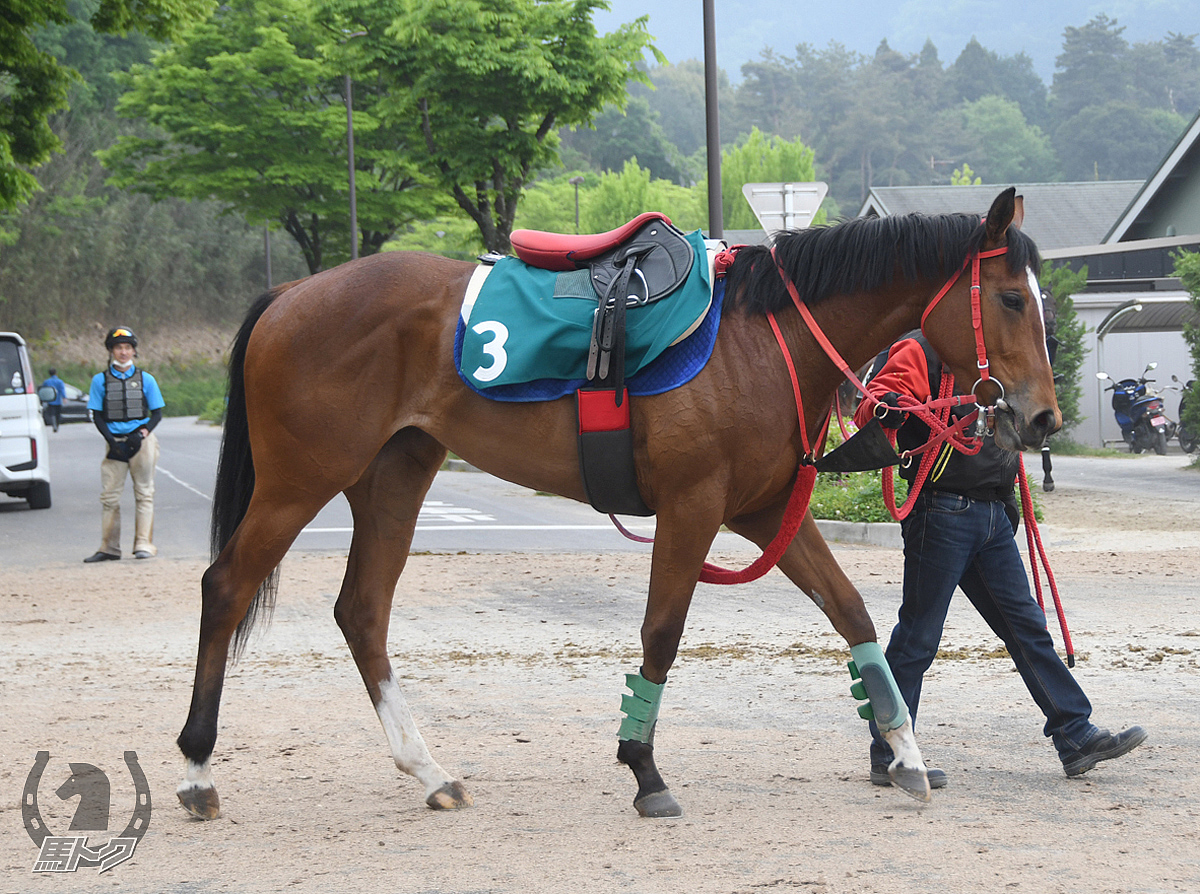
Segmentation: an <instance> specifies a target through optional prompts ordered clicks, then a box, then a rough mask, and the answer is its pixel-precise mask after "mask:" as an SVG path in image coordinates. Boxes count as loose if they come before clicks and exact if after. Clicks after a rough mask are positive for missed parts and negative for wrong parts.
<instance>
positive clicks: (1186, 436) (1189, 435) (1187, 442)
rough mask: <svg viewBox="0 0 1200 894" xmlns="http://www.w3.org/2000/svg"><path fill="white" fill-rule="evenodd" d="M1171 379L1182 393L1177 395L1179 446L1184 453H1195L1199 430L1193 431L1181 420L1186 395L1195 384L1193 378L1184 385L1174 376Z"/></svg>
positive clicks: (1199, 437)
mask: <svg viewBox="0 0 1200 894" xmlns="http://www.w3.org/2000/svg"><path fill="white" fill-rule="evenodd" d="M1171 381H1173V382H1175V383H1176V384H1177V385H1179V387H1180V389H1181V390H1182V392H1183V393H1182V394H1181V395H1180V396H1179V428H1178V431H1177V434H1178V435H1179V446H1180V447H1182V448H1183V452H1184V453H1195V452H1196V449H1197V448H1198V447H1200V432H1194V431H1192V430H1191V429H1190V428H1188V427H1187V426H1186V425H1184V422H1183V408H1184V407H1186V406H1187V399H1188V395H1189V394H1190V393H1191V391H1192V385H1194V384H1195V381H1196V380H1195V379H1192V380H1190V381H1189V382H1188V383H1187V384H1186V385H1185V384H1183V383H1182V382H1180V381H1179V379H1177V378H1176V377H1175V376H1171Z"/></svg>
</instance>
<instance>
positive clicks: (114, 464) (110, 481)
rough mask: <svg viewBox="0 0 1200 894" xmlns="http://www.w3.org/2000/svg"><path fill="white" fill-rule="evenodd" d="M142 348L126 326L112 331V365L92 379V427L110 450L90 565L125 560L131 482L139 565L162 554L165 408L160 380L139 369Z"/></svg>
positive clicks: (109, 345) (106, 342) (109, 344)
mask: <svg viewBox="0 0 1200 894" xmlns="http://www.w3.org/2000/svg"><path fill="white" fill-rule="evenodd" d="M137 344H138V340H137V336H136V335H134V334H133V330H132V329H129V328H128V327H126V326H117V327H116V328H114V329H110V330H109V331H108V334H107V335H106V336H105V337H104V347H106V348H107V349H108V357H109V364H108V367H107V369H105V370H104V372H101V373H96V375H95V376H94V377H93V378H92V387H91V391H90V392H89V394H88V409H89V410H91V411H92V422H93V423H94V424H95V426H96V429H97V430H98V431H99V432H100V434H102V435H103V436H104V441H105V443H106V444H107V445H108V450H107V452H106V453H105V455H104V459H102V460H101V461H100V507H101V511H100V549H98V550H97V551H96V552H95V553H94V554H92V555H90V556H88V557H87V558H86V559H84V560H83V561H85V562H108V561H114V560H116V559H120V558H121V492H122V491H123V490H124V489H125V478H126V476H128V477H130V478H132V479H133V499H134V521H133V554H134V556H135V557H136V558H139V559H149V558H152V557H154V556H155V555H157V554H158V548H157V547H156V546H155V545H154V470H155V467H156V466H157V465H158V439H157V438H156V437H155V436H154V428H155V426H157V425H158V423H159V422H160V421H161V420H162V411H163V407H164V406H165V402H164V401H163V397H162V392H161V391H160V390H159V388H158V382H156V381H155V380H154V376H152V375H150V373H148V372H145V371H144V370H142V369H139V368H138V367H137V366H135V365H134V362H133V361H134V358H135V357H137Z"/></svg>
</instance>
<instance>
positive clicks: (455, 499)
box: [0, 417, 1200, 565]
mask: <svg viewBox="0 0 1200 894" xmlns="http://www.w3.org/2000/svg"><path fill="white" fill-rule="evenodd" d="M157 434H158V436H159V439H160V441H161V442H162V456H161V458H160V460H159V474H158V478H157V494H156V498H155V505H156V517H155V522H156V523H155V528H156V530H155V542H156V543H157V544H158V546H159V550H160V553H161V554H162V555H164V556H172V557H176V558H183V557H203V556H206V555H207V553H208V546H207V543H208V514H209V508H210V506H211V493H212V483H213V479H214V476H215V474H216V459H217V450H218V448H219V446H220V438H221V433H220V430H219V429H217V428H215V427H213V426H210V425H204V424H198V423H197V422H196V421H195V419H193V418H189V417H184V418H168V419H165V420H164V421H163V423H162V425H160V426H159V428H158V430H157ZM50 444H51V448H50V452H51V470H52V476H53V481H52V488H53V491H52V492H53V506H52V507H51V508H50V509H48V510H43V511H37V512H33V511H30V510H28V509H27V507H26V504H25V502H24V501H23V500H13V499H6V498H0V563H3V564H5V565H8V564H10V563H11V564H15V565H38V564H43V563H45V562H47V561H53V560H54V559H55V558H56V557H57V558H58V559H61V560H62V561H69V562H74V561H78V560H81V559H82V558H83V557H84V556H87V555H90V554H91V553H92V552H93V551H94V550H95V549H96V547H97V546H98V545H99V523H100V519H99V516H100V512H99V489H100V484H99V459H100V446H101V442H100V437H99V435H98V434H97V433H96V431H95V430H94V429H93V428H92V427H91V426H89V425H86V424H77V425H66V426H63V427H62V428H61V429H59V431H58V432H57V433H52V434H51V435H50ZM1026 467H1027V468H1028V470H1029V471H1030V473H1031V474H1033V475H1034V476H1035V478H1037V477H1039V476H1040V463H1039V462H1038V460H1037V457H1036V456H1032V455H1031V456H1029V457H1027V459H1026ZM1054 477H1055V481H1056V482H1057V483H1058V486H1059V488H1060V489H1061V490H1063V491H1067V490H1069V489H1071V488H1080V489H1086V490H1098V491H1104V492H1110V493H1113V494H1116V495H1120V496H1122V497H1124V498H1135V497H1142V498H1146V497H1151V498H1161V499H1171V500H1194V501H1196V502H1200V474H1197V473H1196V472H1195V471H1191V470H1189V469H1188V458H1187V457H1185V456H1182V455H1180V454H1168V455H1167V456H1165V457H1159V456H1155V455H1153V454H1151V455H1142V456H1117V457H1111V458H1109V457H1106V458H1096V457H1073V456H1056V457H1055V458H1054ZM122 506H123V516H124V518H125V520H126V524H127V525H131V524H132V519H133V496H132V490H131V488H128V487H127V488H126V491H125V497H124V502H123V504H122ZM625 522H626V523H627V525H628V526H629V527H631V528H632V529H633V530H634V531H635V532H636V533H639V534H642V535H645V536H651V535H652V534H653V520H652V519H626V520H625ZM350 526H351V519H350V509H349V506H348V505H347V504H346V501H345V499H344V498H342V497H338V498H337V499H335V500H334V501H333V502H332V503H330V504H329V505H328V506H327V507H325V509H323V510H322V511H321V512H320V513H319V514H318V516H317V517H316V518H315V519H314V520H313V521H312V523H311V524H310V525H309V526H308V527H307V528H305V529H304V531H303V532H302V533H301V534H300V536H299V537H298V538H297V540H296V543H295V545H294V546H293V549H294V550H301V551H325V550H336V551H344V550H346V549H347V548H348V547H349V545H350V535H351V527H350ZM132 533H133V532H132V529H130V530H127V531H126V532H125V539H126V541H130V540H131V539H132ZM128 545H129V544H128V543H126V546H128ZM717 545H718V548H720V547H722V546H733V547H741V546H744V543H743V542H742V541H741V540H740V539H739V538H737V537H735V536H734V535H731V534H722V535H720V540H719V542H718V544H717ZM413 549H414V551H433V552H443V551H457V550H467V551H469V552H480V551H498V552H507V551H522V552H530V551H553V552H568V551H585V552H607V551H644V550H647V549H648V547H647V546H645V545H642V544H636V543H633V542H631V541H628V540H626V539H625V538H623V537H622V536H621V535H620V534H619V533H617V532H616V531H615V529H614V528H613V527H612V525H611V524H610V522H609V521H608V519H607V518H606V517H604V516H603V515H600V514H599V513H597V512H595V511H594V510H593V509H591V507H589V506H585V505H583V504H580V503H576V502H574V501H572V500H566V499H562V498H560V497H553V496H545V495H539V494H536V493H534V492H533V491H530V490H528V489H526V488H522V487H518V486H516V485H513V484H510V483H508V482H506V481H502V480H500V479H498V478H494V477H492V476H491V475H486V474H482V473H473V472H457V471H448V472H442V473H441V474H439V475H438V477H437V480H436V481H435V482H434V485H433V487H432V488H431V490H430V493H429V495H428V497H427V499H426V502H425V507H424V509H423V511H422V514H421V520H420V522H419V524H418V526H417V534H416V537H415V539H414V542H413Z"/></svg>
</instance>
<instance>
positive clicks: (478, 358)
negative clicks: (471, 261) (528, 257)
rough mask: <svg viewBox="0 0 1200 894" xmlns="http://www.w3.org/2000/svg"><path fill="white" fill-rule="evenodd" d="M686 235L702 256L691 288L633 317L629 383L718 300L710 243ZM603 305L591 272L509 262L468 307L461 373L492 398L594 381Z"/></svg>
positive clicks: (631, 311) (688, 283)
mask: <svg viewBox="0 0 1200 894" xmlns="http://www.w3.org/2000/svg"><path fill="white" fill-rule="evenodd" d="M686 238H687V240H688V242H690V243H691V245H692V248H693V249H694V251H693V255H694V257H693V260H692V271H691V273H690V274H689V275H688V277H687V279H686V280H684V283H683V285H681V286H680V287H679V288H678V289H676V290H675V291H674V292H672V293H671V294H669V295H666V296H664V297H662V298H660V299H658V300H657V301H653V302H651V303H650V304H646V305H642V306H638V307H630V308H628V310H627V312H626V315H625V326H626V342H625V376H626V378H630V377H632V376H634V375H635V374H636V373H637V372H638V371H639V370H641V369H642V368H643V367H645V366H646V365H647V364H649V363H650V362H651V361H653V360H654V359H655V358H656V357H658V356H659V355H660V354H661V353H662V352H663V351H664V350H666V349H667V348H668V347H670V346H671V345H672V344H674V343H675V342H677V341H679V340H680V339H681V338H683V337H684V336H686V335H688V334H689V333H690V332H692V330H694V329H695V328H696V327H697V325H699V323H700V322H701V321H702V320H703V318H704V316H705V314H706V313H707V311H708V309H709V306H710V305H711V303H712V283H711V281H710V278H709V265H708V252H707V251H706V248H705V245H704V238H703V236H702V234H701V233H700V231H699V230H697V231H695V232H693V233H689V234H687V236H686ZM599 301H600V298H599V296H598V295H597V294H596V291H595V289H593V288H592V284H591V275H590V272H589V270H588V269H587V268H583V269H581V270H570V271H566V272H555V271H553V270H542V269H539V268H537V267H531V266H530V265H528V264H526V263H525V262H524V261H521V260H519V259H518V258H513V257H506V258H502V259H501V260H499V261H497V262H496V264H495V266H494V267H493V268H492V269H491V270H490V272H488V273H487V278H486V279H485V280H484V282H483V286H482V287H481V288H480V290H479V294H478V296H477V297H476V298H475V300H474V303H473V304H469V305H468V304H464V306H463V317H464V319H462V320H461V321H460V331H461V335H462V347H461V355H460V356H459V357H458V358H457V360H458V371H459V375H461V376H462V378H463V380H464V381H465V382H466V383H467V384H468V385H470V386H471V387H472V388H473V389H475V390H477V391H479V392H480V393H482V394H483V395H484V396H487V392H488V389H489V388H497V387H501V386H513V385H518V384H521V383H526V382H533V381H537V380H541V379H561V380H575V379H584V378H586V376H587V360H588V348H589V346H590V344H591V338H592V323H593V316H594V313H595V311H596V309H597V307H598V306H599ZM456 353H458V352H456Z"/></svg>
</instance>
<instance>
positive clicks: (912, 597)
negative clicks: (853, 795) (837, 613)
mask: <svg viewBox="0 0 1200 894" xmlns="http://www.w3.org/2000/svg"><path fill="white" fill-rule="evenodd" d="M901 530H902V532H903V535H904V597H903V601H902V603H901V605H900V620H899V622H898V623H897V624H896V627H895V629H894V630H892V638H891V641H890V642H889V643H888V646H887V650H886V651H885V653H884V654H885V655H886V656H887V660H888V664H889V665H891V668H892V674H893V675H894V676H895V678H896V684H897V686H899V688H900V694H901V695H902V696H903V697H904V700H905V702H907V703H908V710H909V714H910V715H911V716H912V720H913V725H914V727H915V726H916V719H917V707H918V705H919V704H920V702H921V678H922V677H923V676H924V674H925V671H926V670H928V669H929V666H930V665H931V664H932V663H933V659H934V657H935V656H936V655H937V650H938V646H939V644H940V643H941V640H942V628H943V627H944V626H945V623H946V612H947V611H948V610H949V608H950V598H951V596H953V595H954V590H955V588H956V587H961V588H962V591H963V592H964V593H965V594H966V595H967V598H968V599H970V600H971V604H972V605H974V606H975V608H976V610H977V611H978V612H979V614H980V616H981V617H982V618H983V619H984V620H985V621H986V622H987V624H988V626H989V627H991V628H992V630H993V631H995V633H996V635H997V636H998V637H1000V639H1001V640H1002V641H1003V642H1004V645H1005V646H1006V647H1007V648H1008V654H1009V655H1011V656H1012V659H1013V663H1014V664H1015V665H1016V666H1017V671H1018V672H1019V673H1020V674H1021V679H1023V680H1024V681H1025V686H1026V687H1027V688H1028V689H1029V694H1030V695H1032V696H1033V700H1034V701H1035V702H1036V703H1037V706H1038V707H1039V708H1041V709H1042V713H1043V714H1045V715H1046V727H1045V734H1046V735H1047V736H1049V737H1051V738H1052V739H1053V740H1054V746H1055V748H1057V749H1058V754H1059V757H1060V758H1063V757H1065V756H1067V755H1070V753H1071V752H1074V751H1077V750H1079V749H1080V748H1081V747H1082V746H1083V745H1084V744H1085V743H1086V742H1087V741H1088V740H1089V739H1091V737H1092V736H1093V735H1094V734H1095V733H1096V727H1095V726H1093V725H1092V723H1091V721H1090V720H1089V718H1090V717H1091V713H1092V706H1091V703H1090V702H1089V701H1088V699H1087V696H1086V695H1085V694H1084V692H1083V690H1082V689H1081V688H1080V686H1079V683H1078V682H1076V680H1075V677H1074V675H1073V674H1072V673H1071V672H1070V671H1069V670H1068V669H1067V666H1066V665H1065V664H1063V662H1062V659H1060V658H1059V657H1058V653H1056V652H1055V651H1054V643H1053V641H1052V640H1051V639H1050V634H1049V633H1048V632H1047V630H1046V615H1045V613H1044V612H1043V611H1042V609H1041V608H1040V607H1039V606H1038V604H1037V601H1036V600H1035V599H1034V598H1033V596H1032V595H1030V591H1029V578H1028V577H1027V576H1026V571H1025V564H1024V562H1023V561H1022V559H1021V554H1020V552H1019V551H1018V550H1017V543H1016V539H1015V537H1014V536H1013V528H1012V523H1011V522H1010V521H1009V519H1008V515H1007V514H1006V513H1005V511H1004V504H1003V503H1002V502H1000V501H998V500H972V499H970V498H968V497H962V496H959V495H958V494H952V493H946V492H940V491H933V490H927V491H925V492H924V493H922V494H921V496H920V497H919V498H918V499H917V503H916V505H915V506H914V507H913V511H912V513H911V514H910V515H909V516H908V518H906V519H905V520H904V522H903V524H902V527H901ZM871 735H872V736H873V741H872V742H871V763H872V765H877V764H881V763H882V764H887V763H891V760H892V751H891V749H890V748H889V747H888V745H887V743H886V742H885V741H884V740H883V738H882V737H881V736H880V735H879V730H878V729H877V728H876V726H875V724H874V723H873V722H872V723H871Z"/></svg>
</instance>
